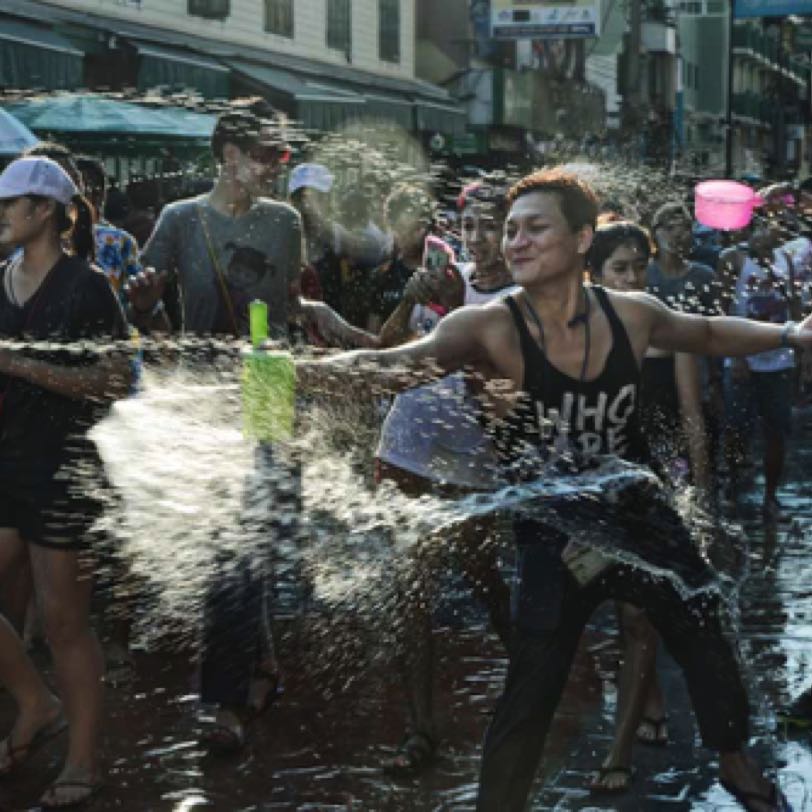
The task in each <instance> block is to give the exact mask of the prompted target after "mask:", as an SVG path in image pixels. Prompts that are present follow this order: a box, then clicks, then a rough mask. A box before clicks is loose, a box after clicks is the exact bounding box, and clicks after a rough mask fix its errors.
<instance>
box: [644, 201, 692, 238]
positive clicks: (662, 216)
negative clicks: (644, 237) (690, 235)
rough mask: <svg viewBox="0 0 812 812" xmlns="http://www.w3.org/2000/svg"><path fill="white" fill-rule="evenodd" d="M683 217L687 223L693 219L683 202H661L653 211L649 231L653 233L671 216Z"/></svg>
mask: <svg viewBox="0 0 812 812" xmlns="http://www.w3.org/2000/svg"><path fill="white" fill-rule="evenodd" d="M677 216H679V217H683V218H685V219H686V220H687V221H688V222H689V223H692V222H693V221H694V218H693V217H691V212H690V210H689V209H688V207H687V206H686V205H685V204H684V203H673V202H672V203H663V205H662V206H660V208H659V209H657V211H655V212H654V217H652V218H651V231H652V233H654V232H655V231H656V230H657V229H658V228H659V227H660V226H661V225H662V224H663V223H664V222H665V221H666V220H670V219H671V218H672V217H677Z"/></svg>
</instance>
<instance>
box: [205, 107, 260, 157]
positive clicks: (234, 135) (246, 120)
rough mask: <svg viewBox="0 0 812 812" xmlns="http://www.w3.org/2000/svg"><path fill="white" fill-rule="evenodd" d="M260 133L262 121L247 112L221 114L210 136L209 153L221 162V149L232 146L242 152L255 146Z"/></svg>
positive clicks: (233, 111)
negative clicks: (227, 145) (228, 145)
mask: <svg viewBox="0 0 812 812" xmlns="http://www.w3.org/2000/svg"><path fill="white" fill-rule="evenodd" d="M261 133H262V121H261V120H260V118H259V116H255V115H254V114H253V113H251V112H249V111H248V110H232V111H230V112H228V113H221V114H220V115H219V116H218V117H217V122H216V123H215V125H214V132H212V134H211V151H212V154H213V155H214V157H215V159H216V160H218V161H222V160H223V147H225V145H226V144H234V145H235V146H237V147H239V148H240V149H241V150H242V151H243V152H247V151H248V150H249V149H250V148H251V147H253V146H255V145H256V144H257V143H258V142H259V139H260V135H261Z"/></svg>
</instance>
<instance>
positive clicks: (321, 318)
mask: <svg viewBox="0 0 812 812" xmlns="http://www.w3.org/2000/svg"><path fill="white" fill-rule="evenodd" d="M298 311H299V316H300V317H301V318H302V320H303V321H305V322H307V323H310V324H312V325H314V326H315V328H316V329H317V330H318V332H319V335H321V337H322V338H323V339H324V340H325V341H326V342H327V343H328V344H330V345H332V346H338V347H368V348H372V347H377V346H379V341H378V339H377V337H376V336H374V335H372V334H371V333H368V332H366V330H362V329H361V328H360V327H354V326H353V325H352V324H349V323H348V322H347V321H345V320H344V319H343V318H341V316H339V314H338V313H336V312H335V310H333V309H332V308H331V307H330V306H329V305H327V304H325V303H324V302H317V301H314V300H312V299H303V298H301V297H300V298H299V299H298Z"/></svg>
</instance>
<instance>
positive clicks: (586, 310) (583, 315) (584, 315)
mask: <svg viewBox="0 0 812 812" xmlns="http://www.w3.org/2000/svg"><path fill="white" fill-rule="evenodd" d="M581 290H582V291H583V292H584V312H583V313H581V314H579V315H577V316H575V318H574V319H572V320H571V321H570V322H569V324H568V325H567V326H568V327H575V326H576V325H577V324H578V322H580V321H583V323H584V333H585V335H584V362H583V364H582V366H581V376H580V378H579V379H578V385H579V386H581V385H582V384H583V383H584V381H585V380H586V370H587V366H589V345H590V339H591V332H590V326H589V311H590V308H591V302H590V300H589V294H588V293H587V290H586V288H585V287H583V285H582V286H581ZM524 303H525V306H526V307H527V312H528V313H529V314H530V316H531V318H532V319H533V321H534V322H535V324H536V327H538V331H539V337H540V338H541V341H539V342H538V345H539V349H541V354H542V355H543V356H544V357H545V358H546V359H547V361H549V358H548V357H547V342H546V340H545V337H544V325H543V324H542V323H541V318H540V317H539V314H538V313H537V312H536V308H535V307H533V305H532V303H531V302H530V297H529V296H527V294H526V293H525V296H524Z"/></svg>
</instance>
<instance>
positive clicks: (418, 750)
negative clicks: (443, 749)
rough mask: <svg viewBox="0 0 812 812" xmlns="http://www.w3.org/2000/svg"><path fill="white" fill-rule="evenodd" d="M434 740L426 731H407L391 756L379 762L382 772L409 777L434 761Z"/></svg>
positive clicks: (399, 776) (397, 776)
mask: <svg viewBox="0 0 812 812" xmlns="http://www.w3.org/2000/svg"><path fill="white" fill-rule="evenodd" d="M435 750H436V748H435V745H434V740H433V739H432V738H431V736H429V735H428V734H427V733H421V732H420V731H418V732H417V733H408V734H407V735H406V736H405V737H404V739H403V741H402V742H401V744H400V746H399V747H398V749H397V752H396V753H395V755H394V756H392V758H387V759H385V760H384V761H383V762H382V763H381V767H382V768H383V771H384V773H386V775H390V776H393V777H396V778H411V777H413V776H415V775H417V773H419V772H420V771H421V770H423V769H424V768H425V767H427V766H428V765H429V764H431V762H432V761H434V755H435Z"/></svg>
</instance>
